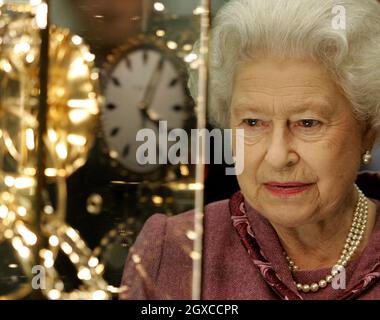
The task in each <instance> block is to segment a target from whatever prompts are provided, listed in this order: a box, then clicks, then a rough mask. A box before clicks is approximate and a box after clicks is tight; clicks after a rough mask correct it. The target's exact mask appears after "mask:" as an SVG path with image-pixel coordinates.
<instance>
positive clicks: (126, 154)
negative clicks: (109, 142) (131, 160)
mask: <svg viewBox="0 0 380 320" xmlns="http://www.w3.org/2000/svg"><path fill="white" fill-rule="evenodd" d="M128 154H129V144H127V145H126V146H125V147H124V149H123V158H125V157H126V156H128Z"/></svg>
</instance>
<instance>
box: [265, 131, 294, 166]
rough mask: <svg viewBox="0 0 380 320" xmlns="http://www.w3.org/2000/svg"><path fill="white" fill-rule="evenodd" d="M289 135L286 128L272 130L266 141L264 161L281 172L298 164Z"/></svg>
mask: <svg viewBox="0 0 380 320" xmlns="http://www.w3.org/2000/svg"><path fill="white" fill-rule="evenodd" d="M291 139H292V137H291V135H290V133H289V129H288V128H287V127H286V126H278V127H275V128H273V131H272V134H271V136H270V137H269V139H268V142H267V143H268V144H267V150H266V155H265V160H266V161H267V162H268V163H269V164H270V166H272V167H273V168H274V169H276V170H281V169H284V168H287V167H289V166H291V165H294V164H295V163H296V162H298V158H299V157H298V155H297V153H296V152H295V150H293V147H292V144H291Z"/></svg>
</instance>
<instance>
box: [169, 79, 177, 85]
mask: <svg viewBox="0 0 380 320" xmlns="http://www.w3.org/2000/svg"><path fill="white" fill-rule="evenodd" d="M177 82H178V78H174V79H173V80H172V81H170V83H169V87H174V86H175V85H176V84H177Z"/></svg>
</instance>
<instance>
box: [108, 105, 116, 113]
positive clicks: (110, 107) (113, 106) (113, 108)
mask: <svg viewBox="0 0 380 320" xmlns="http://www.w3.org/2000/svg"><path fill="white" fill-rule="evenodd" d="M106 108H107V110H110V111H112V110H115V109H116V106H115V105H114V104H113V103H107V105H106Z"/></svg>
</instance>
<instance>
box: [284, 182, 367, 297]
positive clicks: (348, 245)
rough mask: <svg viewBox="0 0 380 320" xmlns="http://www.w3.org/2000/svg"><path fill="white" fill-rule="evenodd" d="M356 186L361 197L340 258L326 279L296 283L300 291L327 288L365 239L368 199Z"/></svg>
mask: <svg viewBox="0 0 380 320" xmlns="http://www.w3.org/2000/svg"><path fill="white" fill-rule="evenodd" d="M355 188H356V190H357V192H358V194H359V199H358V202H357V204H356V208H355V212H354V216H353V220H352V224H351V229H350V231H349V233H348V235H347V238H346V242H345V244H344V247H343V250H342V253H341V255H340V258H339V260H338V261H337V262H336V264H335V265H334V267H333V268H332V271H331V272H330V274H329V275H327V276H326V277H325V278H324V279H321V280H320V281H318V283H316V282H315V283H312V284H302V283H296V287H297V290H298V291H303V292H305V293H306V292H310V291H311V292H316V291H318V290H319V289H321V288H325V287H326V286H327V285H328V284H330V283H331V282H332V280H333V279H334V277H335V276H336V275H338V274H339V273H340V272H341V271H342V270H343V269H344V267H346V266H347V264H348V262H349V261H350V260H351V258H352V256H353V255H354V253H355V252H356V250H357V249H358V246H359V244H360V242H361V240H362V239H363V234H364V231H365V228H366V225H367V219H368V201H367V198H366V197H365V195H364V194H363V192H362V191H361V190H360V189H359V188H358V186H357V185H356V184H355ZM284 255H285V258H286V260H287V261H288V265H289V269H290V271H291V272H292V273H293V274H294V272H295V271H297V270H298V269H299V268H298V266H297V265H296V264H295V263H294V261H293V260H292V259H291V258H290V257H289V256H288V255H287V253H286V252H285V251H284Z"/></svg>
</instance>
